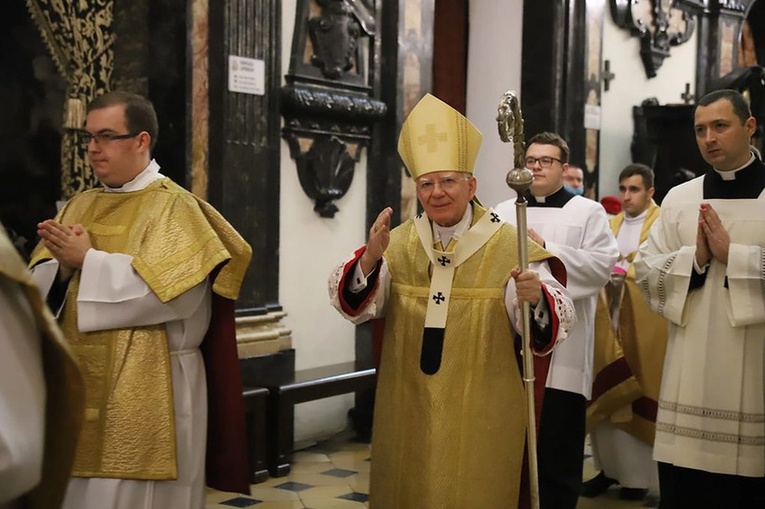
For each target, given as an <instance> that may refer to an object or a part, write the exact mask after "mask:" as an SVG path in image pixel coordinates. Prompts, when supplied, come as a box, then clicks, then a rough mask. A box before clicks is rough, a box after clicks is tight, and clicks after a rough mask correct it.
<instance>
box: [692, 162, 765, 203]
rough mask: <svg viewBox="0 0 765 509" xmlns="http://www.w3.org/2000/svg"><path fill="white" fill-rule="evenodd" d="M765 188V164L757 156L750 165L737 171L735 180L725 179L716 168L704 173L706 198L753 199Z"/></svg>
mask: <svg viewBox="0 0 765 509" xmlns="http://www.w3.org/2000/svg"><path fill="white" fill-rule="evenodd" d="M763 189H765V164H763V163H762V161H760V159H759V158H757V157H755V158H754V161H752V163H751V164H749V166H746V167H744V168H741V169H740V170H737V171H736V178H735V180H723V178H722V177H721V176H720V174H719V173H717V172H716V171H715V170H709V171H708V172H707V173H706V175H704V199H705V200H715V199H718V200H737V199H738V200H752V199H755V198H758V197H759V196H760V194H761V193H762V191H763Z"/></svg>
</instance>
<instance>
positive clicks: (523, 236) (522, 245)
mask: <svg viewBox="0 0 765 509" xmlns="http://www.w3.org/2000/svg"><path fill="white" fill-rule="evenodd" d="M497 128H498V129H499V137H500V139H501V140H502V141H503V142H505V143H509V142H512V143H513V151H514V155H515V157H514V161H515V165H514V168H513V169H512V170H510V171H509V172H508V173H507V178H506V179H505V180H506V182H507V185H508V186H510V187H511V188H512V189H513V190H514V191H515V192H516V194H517V195H518V197H517V198H516V200H515V216H516V228H517V230H518V263H519V268H520V270H521V271H524V270H526V269H528V268H529V251H528V237H527V227H526V204H527V200H526V191H528V189H529V187H531V183H532V182H533V181H534V175H533V173H532V172H531V170H529V169H528V168H526V167H525V166H526V160H525V159H526V152H525V148H524V143H523V137H524V135H523V116H522V115H521V106H520V103H519V101H518V97H517V96H516V95H515V92H513V91H512V90H508V91H507V92H505V93H504V94H502V98H501V99H500V102H499V107H498V108H497ZM530 320H531V309H530V305H529V303H528V302H523V303H522V305H521V327H522V329H523V330H522V341H523V349H522V353H523V385H524V388H525V389H526V410H527V413H528V425H527V426H526V446H527V450H528V457H529V485H530V490H531V507H532V509H539V474H538V472H537V428H536V415H535V413H536V412H535V406H534V356H533V354H532V352H531V329H530V323H531V322H530Z"/></svg>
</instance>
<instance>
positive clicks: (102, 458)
mask: <svg viewBox="0 0 765 509" xmlns="http://www.w3.org/2000/svg"><path fill="white" fill-rule="evenodd" d="M157 130H158V128H157V118H156V113H155V110H154V107H153V105H152V104H151V103H150V102H149V101H148V100H146V99H145V98H143V97H141V96H138V95H135V94H131V93H126V92H110V93H108V94H105V95H102V96H99V97H97V98H95V99H94V100H93V101H92V102H91V103H90V104H89V105H88V112H87V119H86V123H85V130H84V131H83V132H82V133H81V135H80V136H81V137H82V139H83V141H84V142H86V143H87V150H88V158H89V160H90V163H91V165H92V166H93V171H94V172H95V175H96V176H97V177H98V179H99V180H100V182H101V183H102V184H103V187H102V188H100V189H93V190H90V191H86V192H84V193H81V194H80V195H78V196H75V197H74V198H72V199H71V200H70V201H69V202H67V203H66V205H65V206H64V207H63V209H62V210H61V211H60V212H59V214H58V216H57V217H56V219H55V220H53V219H50V220H47V221H44V222H42V223H40V224H39V226H38V233H39V235H40V237H41V238H42V241H41V243H40V244H39V245H38V247H37V248H36V250H35V252H34V253H33V255H32V260H31V265H32V266H33V267H34V276H35V278H36V279H37V280H38V283H39V284H40V287H41V288H42V289H43V291H44V293H45V294H46V295H47V296H48V302H49V304H50V305H51V307H52V308H53V309H54V310H55V311H56V313H57V316H58V318H59V322H60V324H61V328H62V330H63V332H64V335H65V336H66V338H67V340H68V341H69V344H70V346H71V348H72V350H73V351H74V353H75V354H76V356H77V357H78V360H79V361H80V364H81V366H82V367H83V372H84V374H85V387H86V410H85V422H84V425H83V429H82V433H81V435H80V439H79V441H78V444H77V453H76V458H75V463H74V472H73V476H74V478H73V479H72V480H71V481H70V483H69V488H68V491H67V497H66V500H65V502H64V507H65V508H67V509H91V508H93V509H95V508H98V509H168V508H178V509H181V508H183V509H189V508H192V509H201V508H203V507H204V505H205V488H204V486H205V478H206V477H207V482H208V484H211V485H214V486H215V487H216V488H218V489H223V490H226V491H240V492H249V484H248V475H247V474H248V472H247V459H246V457H244V456H242V454H244V450H245V449H246V447H245V444H244V441H245V436H244V415H243V412H244V409H243V401H242V393H241V380H237V379H236V374H237V373H238V370H239V368H238V358H237V353H236V339H235V337H234V336H233V331H234V324H233V302H234V299H236V297H237V295H238V292H239V288H240V285H241V283H242V279H243V277H244V274H245V271H246V269H247V267H248V264H249V260H250V257H251V254H252V250H251V249H250V246H249V245H248V244H247V243H246V242H245V241H244V240H243V239H242V238H241V236H240V235H239V234H238V233H237V232H236V231H235V230H234V228H233V227H232V226H231V225H230V224H229V223H228V222H227V221H226V220H225V219H224V218H223V217H222V216H221V215H220V214H219V213H218V212H217V211H216V210H215V209H213V208H212V207H211V206H210V205H208V204H207V203H205V202H204V201H202V200H200V199H198V198H196V197H195V196H193V195H192V194H191V193H189V192H188V191H186V190H184V189H183V188H181V187H180V186H178V185H177V184H175V183H174V182H172V181H171V180H169V179H168V178H166V177H164V176H163V175H162V174H161V173H159V164H157V162H156V161H155V160H154V159H152V158H151V151H152V149H153V147H154V144H155V142H156V140H157ZM226 332H227V333H226ZM203 353H204V357H203ZM221 372H223V376H220V375H221ZM208 391H209V392H210V395H211V397H210V398H209V400H208V398H207V394H208ZM208 410H209V415H210V417H211V419H210V420H209V421H208ZM221 418H229V419H231V420H230V422H227V423H225V424H224V423H222V422H220V419H221ZM208 424H209V428H208ZM219 425H221V426H223V428H222V429H223V431H222V432H221V431H220V427H219ZM208 437H209V438H210V439H211V440H210V443H208V440H207V439H208ZM218 437H220V438H230V439H231V440H232V442H233V443H219V442H217V440H215V439H216V438H218ZM206 444H207V445H208V446H209V447H208V452H207V463H208V465H210V464H216V465H219V466H223V467H225V468H226V469H227V470H226V472H216V471H213V470H208V471H207V473H205V445H206ZM211 454H215V455H224V456H225V455H228V454H230V456H226V457H223V458H221V457H218V456H215V457H212V458H211ZM218 475H220V476H221V477H219V476H218ZM221 479H222V480H223V481H227V482H225V483H223V484H221V482H220V481H221Z"/></svg>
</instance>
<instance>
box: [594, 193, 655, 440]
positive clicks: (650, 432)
mask: <svg viewBox="0 0 765 509" xmlns="http://www.w3.org/2000/svg"><path fill="white" fill-rule="evenodd" d="M659 210H660V209H659V206H658V205H656V204H655V203H653V202H652V203H651V204H650V205H649V207H648V213H647V215H646V218H645V221H644V222H643V226H642V228H641V230H640V243H643V242H645V240H646V239H647V238H648V232H649V231H650V229H651V226H652V225H653V223H654V221H656V219H657V218H658V217H659ZM623 222H624V212H621V213H619V214H618V215H616V216H615V217H613V218H611V221H610V225H611V231H612V232H613V233H614V236H618V233H619V229H620V228H621V226H622V223H623ZM636 254H637V252H633V253H630V254H629V255H628V256H627V257H626V259H627V260H628V261H629V262H632V261H633V259H634V258H635V255H636ZM620 300H621V304H620V312H619V323H618V324H617V325H616V326H614V325H613V324H612V322H611V318H610V312H609V309H608V304H607V302H606V292H605V290H603V291H601V293H600V295H599V296H598V307H597V311H596V313H595V363H594V370H595V379H594V382H593V391H592V393H593V394H592V401H591V402H590V404H589V406H588V407H587V431H592V430H593V429H594V428H595V427H596V426H597V425H598V424H599V423H600V422H602V421H603V420H604V419H610V421H611V424H612V425H613V426H614V427H617V428H619V429H621V430H623V431H625V432H627V433H629V434H630V435H633V436H634V437H636V438H638V439H640V440H642V441H643V442H645V443H646V444H648V445H653V440H654V435H655V433H656V426H655V422H656V412H657V410H658V400H659V389H660V387H661V371H662V367H663V364H664V351H665V349H666V346H667V322H666V321H665V320H664V319H663V318H661V317H660V316H658V315H657V314H656V313H654V312H653V311H651V309H650V308H649V307H648V304H647V303H646V302H645V299H643V295H642V293H641V291H640V288H639V287H638V285H637V283H636V282H635V267H634V264H632V263H630V266H629V269H628V271H627V275H626V277H625V279H624V283H623V286H622V288H621V299H620ZM615 330H616V332H614V331H615Z"/></svg>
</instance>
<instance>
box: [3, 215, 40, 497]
mask: <svg viewBox="0 0 765 509" xmlns="http://www.w3.org/2000/svg"><path fill="white" fill-rule="evenodd" d="M0 228H2V225H0ZM40 334H41V333H40V331H39V330H38V328H37V325H36V324H35V317H34V314H33V313H32V309H31V307H30V305H29V302H28V300H27V298H26V296H25V295H24V292H23V291H22V290H21V287H20V286H19V285H18V283H16V282H15V281H11V280H9V279H6V278H5V277H3V276H2V275H0V508H2V509H6V508H11V507H16V506H15V505H14V504H15V503H16V502H14V501H15V500H16V499H17V498H18V497H20V496H21V495H23V494H24V493H26V492H28V491H30V490H31V489H32V488H33V487H35V486H36V485H37V484H38V483H39V482H40V479H41V475H42V465H43V444H44V442H45V378H44V376H43V365H42V353H41V345H40Z"/></svg>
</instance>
